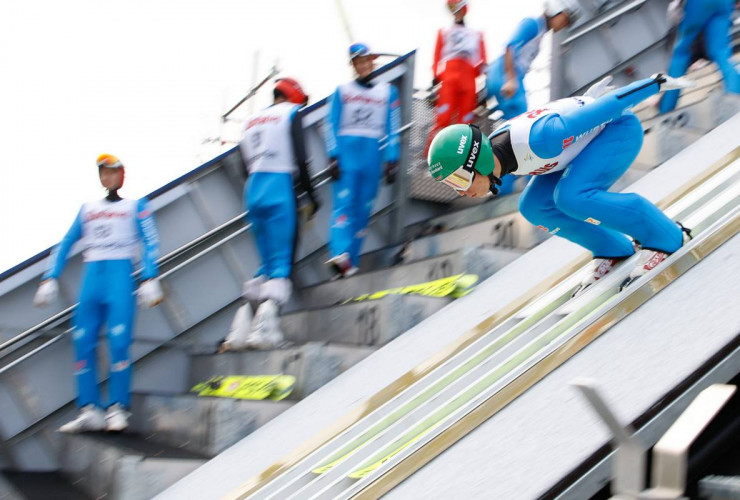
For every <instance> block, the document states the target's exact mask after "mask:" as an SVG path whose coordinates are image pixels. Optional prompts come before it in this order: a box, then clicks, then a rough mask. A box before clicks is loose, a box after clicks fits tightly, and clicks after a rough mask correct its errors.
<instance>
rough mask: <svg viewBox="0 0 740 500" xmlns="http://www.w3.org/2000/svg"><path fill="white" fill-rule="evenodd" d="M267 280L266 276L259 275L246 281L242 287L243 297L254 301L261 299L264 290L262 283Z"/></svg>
mask: <svg viewBox="0 0 740 500" xmlns="http://www.w3.org/2000/svg"><path fill="white" fill-rule="evenodd" d="M265 281H267V278H265V277H264V276H257V277H256V278H252V279H251V280H247V281H245V282H244V286H243V287H242V297H244V298H245V299H247V300H249V301H252V302H257V301H259V300H260V295H261V292H262V285H263V284H264V283H265Z"/></svg>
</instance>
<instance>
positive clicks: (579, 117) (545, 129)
mask: <svg viewBox="0 0 740 500" xmlns="http://www.w3.org/2000/svg"><path fill="white" fill-rule="evenodd" d="M658 92H660V83H659V82H658V81H657V80H656V79H654V78H647V79H645V80H639V81H637V82H634V83H632V84H630V85H627V86H626V87H622V88H620V89H617V90H615V91H614V92H611V93H609V94H606V95H604V96H602V97H600V98H598V99H596V100H594V101H592V102H590V103H587V104H586V105H585V106H583V107H581V108H578V109H575V110H573V111H569V112H563V113H559V114H552V115H547V116H545V117H543V118H542V119H541V120H538V121H537V122H536V123H535V124H534V125H533V126H532V130H531V132H530V135H529V140H530V147H531V148H532V151H533V152H534V153H535V154H537V155H538V156H540V157H542V158H553V157H555V156H557V155H558V154H560V152H561V151H562V149H563V141H564V140H566V139H569V138H571V137H577V136H579V135H581V134H585V133H586V132H588V131H590V130H593V129H595V128H596V127H599V126H600V125H605V124H606V123H608V122H610V121H612V120H615V119H617V118H619V117H620V116H622V114H623V113H624V111H625V110H628V109H630V108H631V107H633V106H634V105H636V104H638V103H639V102H641V101H643V100H645V99H647V98H648V97H650V96H651V95H654V94H657V93H658ZM581 99H584V100H585V98H581Z"/></svg>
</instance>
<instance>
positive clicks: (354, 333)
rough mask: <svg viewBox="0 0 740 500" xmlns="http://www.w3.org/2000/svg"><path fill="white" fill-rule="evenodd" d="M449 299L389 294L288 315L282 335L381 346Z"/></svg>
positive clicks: (293, 338) (296, 338)
mask: <svg viewBox="0 0 740 500" xmlns="http://www.w3.org/2000/svg"><path fill="white" fill-rule="evenodd" d="M450 300H452V299H448V298H436V297H423V296H418V295H417V296H415V295H387V296H385V297H383V298H381V299H378V300H369V301H363V302H354V303H350V304H344V305H340V306H330V307H324V308H319V309H310V310H305V311H299V312H294V313H291V314H286V315H284V316H282V317H281V318H280V324H281V325H282V328H283V333H284V334H285V337H286V338H287V339H290V340H292V341H293V342H307V341H322V342H342V343H349V344H357V345H364V346H379V345H383V344H385V343H387V342H389V341H390V340H393V339H394V338H396V337H398V336H399V335H401V334H402V333H403V332H405V331H406V330H408V329H409V328H411V327H412V326H414V325H416V324H417V323H420V322H421V321H422V320H423V319H425V318H427V317H429V316H431V315H432V314H434V313H435V312H437V311H439V310H440V309H442V308H443V307H444V306H445V305H447V304H448V303H449V302H450Z"/></svg>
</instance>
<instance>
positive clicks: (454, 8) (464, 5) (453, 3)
mask: <svg viewBox="0 0 740 500" xmlns="http://www.w3.org/2000/svg"><path fill="white" fill-rule="evenodd" d="M447 8H448V9H450V12H452V14H457V13H458V12H460V11H461V10H463V9H464V12H463V14H466V13H467V12H468V0H447Z"/></svg>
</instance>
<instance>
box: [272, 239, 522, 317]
mask: <svg viewBox="0 0 740 500" xmlns="http://www.w3.org/2000/svg"><path fill="white" fill-rule="evenodd" d="M516 257H518V253H515V252H511V251H508V250H499V249H495V248H475V247H474V248H466V249H461V250H458V251H456V252H452V253H448V254H445V255H440V256H437V257H431V258H428V259H422V260H417V261H413V262H410V263H408V264H402V265H398V266H394V267H390V268H387V269H381V270H378V271H370V272H366V273H360V274H357V275H355V276H352V277H351V278H346V279H341V280H336V281H330V282H327V283H322V284H320V285H315V286H312V287H306V288H303V289H300V290H296V293H294V296H293V300H292V301H291V302H290V303H289V304H286V306H285V308H284V309H283V314H287V313H290V312H294V311H296V310H299V309H310V308H318V307H325V306H330V305H333V304H338V303H341V302H343V301H345V300H348V299H350V298H352V297H358V296H360V295H362V294H365V293H371V292H377V291H381V290H387V289H389V288H396V287H403V286H409V285H414V284H418V283H424V282H427V281H432V280H437V279H441V278H445V277H447V276H451V275H455V274H460V273H470V274H476V275H478V277H479V279H480V281H483V280H484V279H486V278H488V277H489V276H491V275H492V274H493V273H495V272H496V271H498V270H499V269H501V268H502V267H504V266H505V265H506V264H508V263H509V262H511V261H512V260H514V259H515V258H516Z"/></svg>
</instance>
